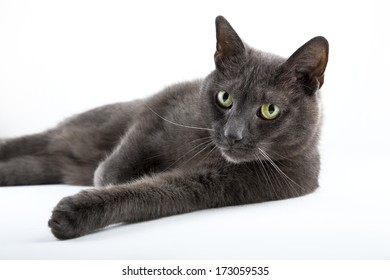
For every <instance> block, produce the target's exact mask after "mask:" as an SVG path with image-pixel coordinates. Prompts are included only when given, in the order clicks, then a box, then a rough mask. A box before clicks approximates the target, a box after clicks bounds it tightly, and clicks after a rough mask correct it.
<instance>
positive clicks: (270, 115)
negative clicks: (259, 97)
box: [258, 103, 280, 120]
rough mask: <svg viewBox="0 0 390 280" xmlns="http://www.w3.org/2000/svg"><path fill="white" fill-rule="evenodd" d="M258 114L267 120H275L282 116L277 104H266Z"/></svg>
mask: <svg viewBox="0 0 390 280" xmlns="http://www.w3.org/2000/svg"><path fill="white" fill-rule="evenodd" d="M258 114H259V115H260V117H262V118H263V119H266V120H273V119H275V118H276V117H277V116H279V114H280V109H279V107H278V106H276V105H275V104H270V103H266V104H263V105H261V107H260V109H259V112H258Z"/></svg>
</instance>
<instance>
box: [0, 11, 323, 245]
mask: <svg viewBox="0 0 390 280" xmlns="http://www.w3.org/2000/svg"><path fill="white" fill-rule="evenodd" d="M216 33H217V45H216V52H215V55H214V60H215V66H216V67H215V70H214V71H212V72H211V73H210V74H209V75H207V76H206V77H205V78H204V79H202V80H196V81H192V82H184V83H179V84H176V85H173V86H170V87H168V88H166V89H164V90H163V91H161V92H159V93H157V94H156V95H154V96H152V97H149V98H146V99H144V100H137V101H132V102H127V103H118V104H112V105H107V106H103V107H99V108H96V109H93V110H91V111H88V112H85V113H82V114H79V115H76V116H73V117H71V118H69V119H67V120H65V121H64V122H62V123H60V124H59V125H58V126H57V127H55V128H53V129H50V130H48V131H45V132H43V133H38V134H35V135H29V136H24V137H19V138H15V139H3V140H1V142H0V185H2V186H11V185H26V184H31V185H33V184H56V183H64V184H75V185H92V184H93V185H95V186H96V188H93V189H89V190H84V191H81V192H80V193H78V194H76V195H73V196H70V197H66V198H64V199H62V200H61V201H60V202H59V203H58V205H57V206H56V207H55V208H54V210H53V213H52V217H51V219H50V221H49V227H50V228H51V231H52V233H53V234H54V235H55V236H56V237H57V238H59V239H68V238H74V237H79V236H82V235H85V234H88V233H90V232H92V231H94V230H97V229H100V228H103V227H105V226H108V225H110V224H116V223H134V222H139V221H145V220H150V219H156V218H159V217H164V216H170V215H175V214H179V213H186V212H191V211H196V210H200V209H206V208H213V207H223V206H231V205H242V204H248V203H258V202H263V201H270V200H278V199H286V198H292V197H297V196H301V195H304V194H307V193H310V192H312V191H314V190H315V189H316V188H317V187H318V176H319V171H320V155H319V151H318V141H319V136H320V128H321V110H320V92H319V89H320V88H321V86H322V85H323V83H324V72H325V68H326V65H327V61H328V48H329V47H328V42H327V40H326V39H325V38H323V37H315V38H313V39H311V40H310V41H308V42H307V43H306V44H304V45H303V46H301V47H300V48H299V49H298V50H297V51H295V52H294V53H293V54H292V55H291V56H290V57H289V58H288V59H285V58H282V57H279V56H276V55H272V54H269V53H264V52H261V51H258V50H255V49H254V48H252V47H250V46H248V45H247V44H246V43H244V42H243V41H242V40H241V39H240V37H239V36H238V35H237V33H236V32H235V31H234V29H233V28H232V27H231V25H230V24H229V23H228V22H227V21H226V19H225V18H223V17H222V16H219V17H217V18H216Z"/></svg>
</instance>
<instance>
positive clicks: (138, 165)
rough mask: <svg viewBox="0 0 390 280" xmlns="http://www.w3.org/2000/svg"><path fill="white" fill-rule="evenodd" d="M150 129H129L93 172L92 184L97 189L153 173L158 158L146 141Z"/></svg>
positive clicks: (140, 126)
mask: <svg viewBox="0 0 390 280" xmlns="http://www.w3.org/2000/svg"><path fill="white" fill-rule="evenodd" d="M149 129H151V128H150V127H148V126H147V125H144V124H136V125H134V126H133V127H131V128H130V129H129V130H128V131H127V133H126V135H125V136H124V137H123V138H122V141H121V142H120V143H119V144H118V146H117V147H116V148H115V150H114V151H113V152H112V153H111V154H110V155H109V156H108V157H107V158H106V159H105V160H104V161H103V162H101V163H100V164H99V166H98V168H97V169H96V170H95V173H94V178H93V184H94V186H97V187H103V186H108V185H118V184H123V183H126V182H129V181H131V180H134V179H136V178H138V177H140V176H141V175H144V174H145V173H148V172H151V171H155V168H156V166H157V165H158V159H159V158H158V157H155V156H153V155H154V154H153V150H154V147H153V145H149V141H148V139H145V138H144V137H141V136H142V135H148V134H150V133H149Z"/></svg>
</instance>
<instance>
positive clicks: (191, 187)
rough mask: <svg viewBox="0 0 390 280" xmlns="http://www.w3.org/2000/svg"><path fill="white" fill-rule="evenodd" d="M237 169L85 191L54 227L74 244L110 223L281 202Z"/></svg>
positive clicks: (57, 212) (61, 206) (61, 208)
mask: <svg viewBox="0 0 390 280" xmlns="http://www.w3.org/2000/svg"><path fill="white" fill-rule="evenodd" d="M235 170H238V171H239V172H238V173H237V172H231V171H230V170H228V169H226V170H212V169H211V168H204V169H202V170H191V171H186V172H184V171H179V170H175V171H172V172H169V173H160V174H157V175H153V176H147V177H144V178H142V179H139V180H137V181H134V182H132V183H128V184H122V185H118V186H108V187H106V188H97V189H91V190H87V191H82V192H80V193H79V194H76V195H74V196H70V197H66V198H64V199H62V200H61V201H60V202H59V203H58V205H57V206H56V207H55V208H54V210H53V213H52V217H51V219H50V221H49V226H50V228H51V230H52V233H53V234H54V235H55V236H56V237H57V238H59V239H69V238H74V237H78V236H82V235H85V234H87V233H89V232H91V231H94V230H97V229H100V228H103V227H105V226H108V225H110V224H116V223H133V222H139V221H145V220H151V219H156V218H160V217H164V216H170V215H175V214H180V213H187V212H191V211H195V210H200V209H206V208H214V207H221V206H228V205H238V204H244V203H253V202H260V201H265V200H269V199H277V198H282V197H275V196H274V197H272V198H271V196H270V195H269V194H268V192H267V190H265V189H264V188H262V187H261V186H257V185H255V184H253V181H252V179H251V178H253V176H252V174H245V172H246V171H245V170H246V169H242V170H241V169H240V168H235ZM249 176H251V178H250V177H249ZM241 178H245V180H241Z"/></svg>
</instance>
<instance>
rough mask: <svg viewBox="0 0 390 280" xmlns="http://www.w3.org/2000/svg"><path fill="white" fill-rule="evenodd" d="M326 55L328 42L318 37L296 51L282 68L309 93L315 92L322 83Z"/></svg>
mask: <svg viewBox="0 0 390 280" xmlns="http://www.w3.org/2000/svg"><path fill="white" fill-rule="evenodd" d="M328 54H329V43H328V41H327V40H326V39H325V38H324V37H322V36H318V37H315V38H313V39H311V40H310V41H308V42H307V43H306V44H304V45H303V46H302V47H300V48H299V49H298V50H296V51H295V52H294V53H293V54H292V55H291V56H290V58H289V59H288V60H287V61H286V63H285V65H284V66H285V68H286V70H287V71H288V72H289V73H290V74H292V75H293V76H294V77H295V78H296V79H297V80H298V81H300V82H302V83H304V85H305V86H306V89H307V90H308V91H309V92H315V91H316V90H318V89H319V88H321V86H322V85H323V83H324V74H325V69H326V65H327V63H328Z"/></svg>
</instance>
